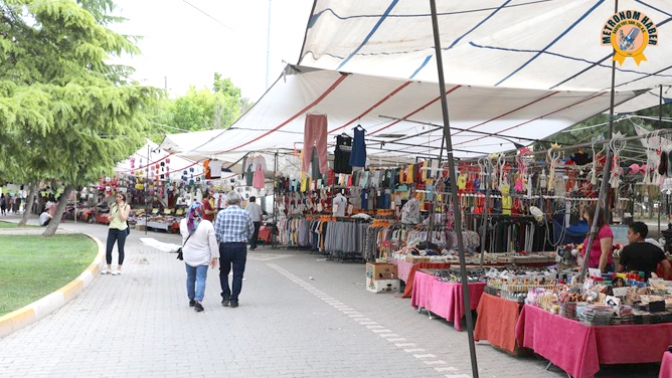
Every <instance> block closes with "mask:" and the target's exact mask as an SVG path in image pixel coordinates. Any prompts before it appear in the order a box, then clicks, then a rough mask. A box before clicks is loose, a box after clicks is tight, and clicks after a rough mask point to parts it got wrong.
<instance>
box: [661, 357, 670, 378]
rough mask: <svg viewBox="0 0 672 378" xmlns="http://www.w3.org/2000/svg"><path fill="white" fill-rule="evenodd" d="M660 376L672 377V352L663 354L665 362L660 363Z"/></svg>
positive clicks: (663, 377) (662, 377)
mask: <svg viewBox="0 0 672 378" xmlns="http://www.w3.org/2000/svg"><path fill="white" fill-rule="evenodd" d="M658 378H672V353H670V352H665V354H663V363H662V364H661V365H660V373H659V374H658Z"/></svg>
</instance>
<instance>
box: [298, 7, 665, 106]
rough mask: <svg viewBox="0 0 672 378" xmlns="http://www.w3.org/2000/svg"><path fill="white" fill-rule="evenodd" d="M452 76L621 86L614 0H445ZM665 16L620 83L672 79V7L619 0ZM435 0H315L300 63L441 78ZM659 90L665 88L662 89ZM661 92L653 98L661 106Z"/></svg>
mask: <svg viewBox="0 0 672 378" xmlns="http://www.w3.org/2000/svg"><path fill="white" fill-rule="evenodd" d="M437 7H438V16H439V23H440V25H439V28H440V32H441V46H442V47H443V50H444V54H443V56H444V59H443V62H444V67H443V68H444V73H445V79H446V83H451V84H461V85H473V86H483V87H506V88H522V89H540V90H558V91H562V90H572V91H575V90H583V91H591V92H598V91H603V90H609V89H610V87H611V61H612V60H611V57H612V48H611V46H602V45H601V44H600V42H601V29H602V26H603V25H604V24H605V22H606V21H607V20H608V19H609V18H610V17H611V16H612V15H613V14H614V10H615V9H614V1H604V0H548V1H533V0H511V1H503V0H480V1H478V2H473V1H440V2H438V4H437ZM618 7H619V10H621V11H625V10H636V11H639V12H641V13H643V14H645V15H646V16H648V17H649V18H650V19H651V20H652V21H653V22H655V23H656V25H657V32H658V40H659V41H660V46H649V47H648V48H646V50H645V51H644V54H645V55H646V58H647V60H646V61H645V62H642V63H641V64H640V65H639V66H637V65H636V64H635V63H634V61H633V60H632V59H628V60H626V63H625V64H624V65H623V66H619V65H617V67H616V69H617V74H616V89H617V90H619V91H627V90H641V89H650V88H653V87H655V86H657V85H660V84H672V50H671V49H670V48H669V45H666V44H667V43H672V38H670V37H672V23H671V22H670V21H672V6H671V4H670V2H669V1H667V0H619V2H618ZM434 56H435V55H434V43H433V35H432V25H431V21H430V10H429V2H428V1H397V0H390V1H375V2H359V1H337V0H318V1H316V2H315V7H314V10H313V14H312V15H311V18H310V21H309V23H308V28H307V31H306V40H305V43H304V46H303V50H302V52H301V57H300V60H299V64H301V65H302V66H308V67H313V68H321V69H327V70H338V71H347V72H355V73H362V74H369V75H377V76H387V77H396V78H400V79H409V80H410V79H417V80H420V81H423V82H438V74H437V71H436V61H435V60H434ZM657 95H658V94H657V93H656V96H655V98H657V97H658V96H657ZM655 98H654V99H653V101H652V102H650V103H649V105H648V106H653V105H657V103H658V102H657V101H656V100H655Z"/></svg>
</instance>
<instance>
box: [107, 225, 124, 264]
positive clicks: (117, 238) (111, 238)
mask: <svg viewBox="0 0 672 378" xmlns="http://www.w3.org/2000/svg"><path fill="white" fill-rule="evenodd" d="M127 234H128V232H127V231H126V230H117V229H116V228H110V229H109V231H108V232H107V249H106V251H105V252H106V253H105V260H106V261H107V265H110V264H112V249H114V243H115V242H116V243H117V249H118V250H119V265H122V264H123V263H124V246H125V245H126V235H127Z"/></svg>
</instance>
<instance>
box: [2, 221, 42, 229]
mask: <svg viewBox="0 0 672 378" xmlns="http://www.w3.org/2000/svg"><path fill="white" fill-rule="evenodd" d="M17 225H18V223H12V222H5V221H0V228H17V227H16V226H17ZM32 227H37V226H33V225H25V226H23V227H21V228H32Z"/></svg>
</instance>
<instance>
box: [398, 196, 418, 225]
mask: <svg viewBox="0 0 672 378" xmlns="http://www.w3.org/2000/svg"><path fill="white" fill-rule="evenodd" d="M401 223H404V224H418V223H420V203H419V202H418V200H417V199H415V198H411V199H410V200H408V202H406V204H405V205H404V207H402V208H401Z"/></svg>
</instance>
